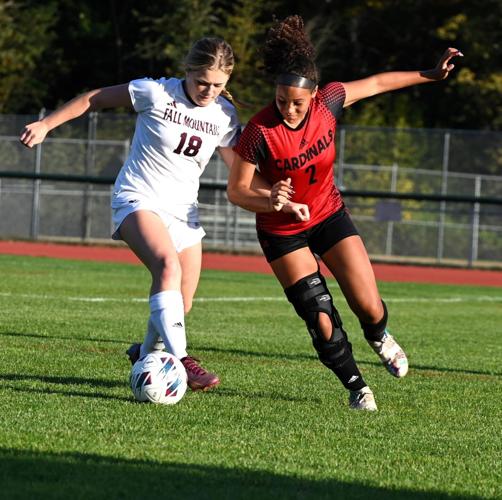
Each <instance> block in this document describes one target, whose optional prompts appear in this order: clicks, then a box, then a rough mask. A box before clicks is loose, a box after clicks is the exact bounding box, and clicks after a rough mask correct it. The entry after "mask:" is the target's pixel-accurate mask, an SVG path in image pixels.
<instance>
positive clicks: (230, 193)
mask: <svg viewBox="0 0 502 500" xmlns="http://www.w3.org/2000/svg"><path fill="white" fill-rule="evenodd" d="M227 198H228V201H230V203H233V204H234V205H239V201H240V199H241V191H240V189H239V187H238V186H237V185H236V184H234V183H232V182H229V183H228V184H227Z"/></svg>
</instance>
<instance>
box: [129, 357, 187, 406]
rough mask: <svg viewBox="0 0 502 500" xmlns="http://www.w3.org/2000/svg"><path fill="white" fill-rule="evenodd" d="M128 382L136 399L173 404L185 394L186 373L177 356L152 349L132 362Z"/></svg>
mask: <svg viewBox="0 0 502 500" xmlns="http://www.w3.org/2000/svg"><path fill="white" fill-rule="evenodd" d="M129 383H130V385H131V389H132V392H133V394H134V397H135V398H136V400H137V401H141V402H146V401H150V402H151V403H158V404H164V405H173V404H176V403H177V402H178V401H180V399H181V398H182V397H183V396H184V395H185V392H186V390H187V373H186V371H185V367H184V366H183V365H182V363H181V361H180V360H179V359H178V358H176V357H174V356H173V355H172V354H169V353H168V352H164V351H154V352H151V353H150V354H147V355H146V356H143V357H142V358H140V359H138V361H136V363H134V365H133V367H132V369H131V375H130V377H129Z"/></svg>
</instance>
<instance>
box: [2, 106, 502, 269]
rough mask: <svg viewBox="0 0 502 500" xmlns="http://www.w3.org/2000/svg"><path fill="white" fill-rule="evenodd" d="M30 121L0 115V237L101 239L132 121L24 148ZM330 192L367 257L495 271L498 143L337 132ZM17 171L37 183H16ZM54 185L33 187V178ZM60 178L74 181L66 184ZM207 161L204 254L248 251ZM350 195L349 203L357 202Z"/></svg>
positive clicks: (79, 127)
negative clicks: (341, 203) (341, 195)
mask: <svg viewBox="0 0 502 500" xmlns="http://www.w3.org/2000/svg"><path fill="white" fill-rule="evenodd" d="M38 118H39V117H38V116H26V115H0V215H1V216H0V238H2V239H8V238H16V239H34V240H37V239H61V240H76V241H81V242H82V241H83V242H95V241H103V242H111V240H110V239H109V238H110V234H111V230H112V225H111V212H110V208H109V206H110V196H111V185H110V183H111V182H112V181H113V179H114V178H115V176H116V174H117V173H118V171H119V169H120V167H121V166H122V163H123V162H124V159H125V158H126V156H127V154H128V151H129V145H130V139H131V138H132V134H133V132H134V120H135V117H134V116H132V115H126V114H124V115H121V114H113V113H100V114H97V113H91V114H90V115H89V116H88V117H85V118H82V119H79V120H74V121H72V122H71V123H69V124H65V125H63V126H61V127H59V128H58V129H57V130H55V131H53V132H52V133H51V134H50V136H49V137H48V138H47V139H46V140H45V141H44V143H43V144H41V145H39V146H37V147H35V148H33V149H28V148H25V147H24V146H22V145H21V144H20V142H19V133H20V131H21V129H22V128H23V126H24V125H25V124H26V123H29V122H31V121H34V120H36V119H38ZM334 167H335V175H336V181H337V185H338V186H339V187H340V188H341V189H342V191H344V192H345V201H346V205H347V206H348V208H349V210H350V212H351V214H352V216H353V218H354V221H355V223H356V225H357V226H358V229H359V230H360V232H361V235H362V236H363V239H364V241H365V243H366V246H367V248H368V251H369V253H370V255H371V256H372V257H373V258H374V259H378V258H380V259H387V260H394V261H398V260H410V261H419V260H420V261H424V262H431V263H443V264H448V263H452V264H453V263H459V264H461V265H464V264H469V265H497V264H498V263H501V262H502V204H501V203H500V200H502V134H500V133H495V132H473V131H460V130H436V129H434V130H429V129H386V128H371V127H341V128H340V129H339V130H338V134H337V161H336V164H335V166H334ZM17 174H23V175H26V176H30V175H35V176H37V175H38V177H39V178H37V179H30V178H20V177H19V176H17V177H16V175H17ZM44 175H45V176H46V177H47V176H51V175H52V176H53V177H54V178H53V179H51V178H40V177H43V176H44ZM64 176H84V178H90V180H92V182H84V181H83V180H82V179H78V182H77V181H75V180H73V179H69V180H61V179H63V178H64ZM226 178H227V169H226V167H225V165H224V164H223V162H222V161H221V160H220V159H219V157H217V156H215V157H214V158H213V159H212V161H211V162H210V163H209V165H208V166H207V168H206V170H205V172H204V174H203V176H202V179H201V190H200V195H199V203H200V213H201V219H202V223H203V226H204V228H205V230H206V232H207V236H206V238H205V239H204V245H205V247H206V248H211V249H218V250H225V251H235V252H258V251H259V245H258V243H257V240H256V235H255V229H254V215H253V214H251V213H249V212H246V211H244V210H242V209H240V208H238V207H235V206H233V205H231V204H230V203H228V201H227V198H226V194H225V191H224V185H225V181H226ZM367 191H371V192H378V193H399V195H404V194H406V193H409V194H414V195H416V194H421V195H424V196H429V198H430V195H442V196H446V197H448V196H450V197H452V196H464V197H466V199H467V198H469V197H472V198H475V199H482V198H489V199H491V200H492V201H491V202H490V203H477V202H475V200H471V201H465V200H464V201H444V200H431V199H425V200H420V199H416V197H415V199H396V198H394V199H393V198H392V197H389V196H390V195H389V196H387V197H385V198H380V197H378V196H372V195H368V194H365V193H361V192H367ZM358 193H359V194H358Z"/></svg>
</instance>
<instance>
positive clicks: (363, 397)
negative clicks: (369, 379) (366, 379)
mask: <svg viewBox="0 0 502 500" xmlns="http://www.w3.org/2000/svg"><path fill="white" fill-rule="evenodd" d="M349 407H350V408H351V409H352V410H366V411H377V410H378V408H377V405H376V402H375V396H374V395H373V392H372V390H371V389H370V388H369V387H368V386H366V387H363V388H362V389H359V390H358V391H350V393H349Z"/></svg>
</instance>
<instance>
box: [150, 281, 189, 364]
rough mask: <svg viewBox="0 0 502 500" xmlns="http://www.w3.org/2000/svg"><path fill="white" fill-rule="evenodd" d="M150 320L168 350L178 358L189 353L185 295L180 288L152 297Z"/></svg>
mask: <svg viewBox="0 0 502 500" xmlns="http://www.w3.org/2000/svg"><path fill="white" fill-rule="evenodd" d="M150 321H151V322H152V325H153V326H154V328H155V330H156V331H157V333H158V335H160V337H161V338H162V340H163V342H164V345H165V347H166V349H167V351H168V352H170V353H172V354H174V355H175V356H176V357H177V358H178V359H181V358H184V357H185V356H186V355H187V351H186V348H187V341H186V334H185V313H184V310H183V296H182V295H181V292H180V291H179V290H166V291H164V292H159V293H156V294H155V295H152V296H151V297H150Z"/></svg>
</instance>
